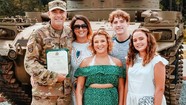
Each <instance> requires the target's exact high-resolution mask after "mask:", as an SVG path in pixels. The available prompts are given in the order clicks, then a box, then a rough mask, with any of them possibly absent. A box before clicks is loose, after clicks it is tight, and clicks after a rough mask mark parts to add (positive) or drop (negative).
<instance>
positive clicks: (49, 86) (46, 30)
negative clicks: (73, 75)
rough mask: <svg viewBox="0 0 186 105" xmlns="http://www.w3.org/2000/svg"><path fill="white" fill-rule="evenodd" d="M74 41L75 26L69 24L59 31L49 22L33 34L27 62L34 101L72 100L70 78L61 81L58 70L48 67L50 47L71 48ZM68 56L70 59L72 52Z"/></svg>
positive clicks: (61, 103)
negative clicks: (58, 80) (56, 71)
mask: <svg viewBox="0 0 186 105" xmlns="http://www.w3.org/2000/svg"><path fill="white" fill-rule="evenodd" d="M71 42H72V34H71V29H70V28H69V27H67V26H64V28H63V31H61V32H59V31H58V32H57V31H55V30H54V29H53V28H52V27H51V25H50V24H48V25H46V26H44V27H43V28H41V29H39V30H37V31H36V32H34V33H33V34H32V36H31V37H30V39H29V41H28V44H27V51H26V55H25V61H24V63H25V65H24V66H25V69H26V71H27V73H28V74H30V76H31V84H32V96H33V97H32V105H40V104H41V105H69V104H70V103H71V96H70V95H71V82H70V79H69V78H66V79H65V80H64V81H63V82H62V83H57V75H58V74H57V73H55V72H52V71H49V70H47V69H46V66H47V65H46V50H49V49H60V48H68V49H69V51H71ZM68 56H69V59H70V53H69V55H68ZM69 63H70V61H69ZM69 68H70V66H69ZM45 103H46V104H45ZM47 103H48V104H47Z"/></svg>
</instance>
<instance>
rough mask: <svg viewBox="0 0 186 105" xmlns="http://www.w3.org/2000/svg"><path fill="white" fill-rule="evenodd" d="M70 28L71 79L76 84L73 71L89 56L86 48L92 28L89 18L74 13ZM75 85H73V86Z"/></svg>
mask: <svg viewBox="0 0 186 105" xmlns="http://www.w3.org/2000/svg"><path fill="white" fill-rule="evenodd" d="M70 27H71V29H72V33H73V34H72V35H73V38H74V40H73V42H72V54H71V64H72V81H73V84H74V85H76V80H75V77H74V72H75V71H76V69H77V68H78V67H79V65H80V63H81V62H82V60H83V59H84V58H86V57H89V56H91V55H92V54H91V51H90V50H89V49H88V45H89V39H90V37H91V35H92V28H91V26H90V22H89V20H88V19H87V18H86V17H85V16H83V15H75V16H74V17H73V18H72V21H71V23H70ZM74 87H75V86H74ZM72 96H73V103H74V105H75V95H74V91H73V94H72Z"/></svg>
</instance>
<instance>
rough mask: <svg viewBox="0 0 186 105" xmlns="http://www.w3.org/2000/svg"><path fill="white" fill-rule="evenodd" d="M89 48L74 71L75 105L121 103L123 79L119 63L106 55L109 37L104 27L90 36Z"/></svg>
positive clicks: (110, 44)
mask: <svg viewBox="0 0 186 105" xmlns="http://www.w3.org/2000/svg"><path fill="white" fill-rule="evenodd" d="M89 47H90V49H91V51H92V53H93V54H94V55H93V56H91V57H88V58H85V59H84V60H83V61H82V63H81V64H80V67H79V68H78V69H77V70H76V72H75V77H77V88H76V101H77V102H76V103H77V105H123V99H124V98H123V96H124V79H123V72H124V71H123V69H122V62H121V61H120V60H119V59H117V58H114V57H111V56H110V55H109V52H110V51H111V50H112V39H111V37H110V36H109V35H108V33H107V32H106V31H105V30H104V29H99V30H98V31H97V32H95V33H94V34H93V36H92V39H91V41H90V46H89Z"/></svg>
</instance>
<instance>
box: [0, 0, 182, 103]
mask: <svg viewBox="0 0 186 105" xmlns="http://www.w3.org/2000/svg"><path fill="white" fill-rule="evenodd" d="M66 2H67V11H68V20H71V18H72V17H73V16H74V15H75V14H82V15H85V16H87V17H88V18H89V20H90V21H91V26H92V28H93V31H94V30H97V29H98V28H100V27H102V28H105V29H106V30H107V31H108V33H109V34H111V35H113V34H114V32H113V30H112V28H111V27H110V24H109V23H108V21H107V20H108V16H109V13H110V12H111V11H113V10H115V9H117V8H118V9H122V10H125V11H126V12H128V13H129V14H130V16H131V23H130V26H129V32H130V33H132V31H133V30H134V29H136V28H138V27H146V28H148V29H149V30H151V31H152V32H153V35H154V36H155V38H156V40H157V42H158V49H157V51H158V52H159V53H160V54H161V55H162V56H163V57H165V58H166V59H167V60H168V61H169V64H168V65H167V66H166V89H165V96H166V100H167V104H168V105H178V104H179V101H178V100H179V97H180V91H181V86H182V71H183V61H182V59H183V57H182V54H183V51H182V49H183V46H182V43H183V21H182V15H181V13H180V12H176V11H161V9H160V8H159V0H91V1H90V0H66ZM30 16H34V15H33V14H32V15H30ZM28 17H29V15H28ZM44 17H45V18H44V19H46V20H47V18H46V15H44ZM31 18H32V19H33V17H31ZM40 18H41V17H40ZM32 19H28V20H32ZM1 20H3V19H1ZM14 20H15V19H14ZM28 20H27V21H23V23H21V24H22V25H18V23H19V21H18V22H8V23H5V21H0V93H2V94H3V96H4V97H5V98H6V99H7V100H8V102H10V103H11V104H12V105H30V102H31V86H30V76H29V75H28V74H27V73H26V72H25V69H24V65H23V59H24V55H25V51H26V50H25V49H26V44H27V41H28V38H29V37H30V35H31V34H32V32H34V31H35V30H37V29H38V28H40V27H42V26H43V25H45V24H46V23H45V22H41V21H40V22H39V21H35V22H28ZM13 23H14V24H13ZM28 23H29V24H28ZM8 24H9V25H8ZM25 24H26V25H25ZM65 24H66V25H68V24H69V21H67V22H65ZM7 25H8V26H7ZM19 27H24V28H19Z"/></svg>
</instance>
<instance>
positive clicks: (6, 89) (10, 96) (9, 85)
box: [0, 56, 31, 105]
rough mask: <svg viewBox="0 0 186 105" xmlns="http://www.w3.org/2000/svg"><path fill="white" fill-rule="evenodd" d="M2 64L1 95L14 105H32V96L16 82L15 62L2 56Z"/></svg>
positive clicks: (0, 67)
mask: <svg viewBox="0 0 186 105" xmlns="http://www.w3.org/2000/svg"><path fill="white" fill-rule="evenodd" d="M0 64H1V65H0V71H1V72H0V93H1V94H2V95H3V96H4V97H5V98H6V99H7V101H8V102H9V103H10V104H12V105H30V103H31V95H30V94H29V93H26V91H25V90H24V86H23V85H22V84H21V83H20V82H19V81H18V80H16V78H15V72H14V68H13V65H14V63H13V61H11V60H8V59H5V58H2V57H1V56H0ZM30 90H31V87H30Z"/></svg>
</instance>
